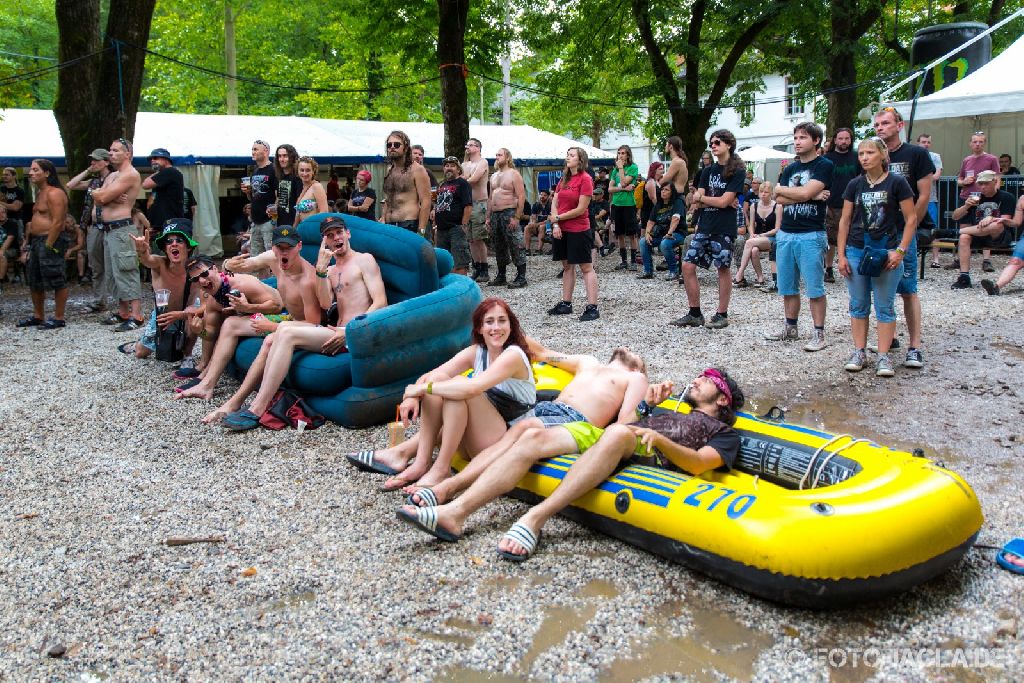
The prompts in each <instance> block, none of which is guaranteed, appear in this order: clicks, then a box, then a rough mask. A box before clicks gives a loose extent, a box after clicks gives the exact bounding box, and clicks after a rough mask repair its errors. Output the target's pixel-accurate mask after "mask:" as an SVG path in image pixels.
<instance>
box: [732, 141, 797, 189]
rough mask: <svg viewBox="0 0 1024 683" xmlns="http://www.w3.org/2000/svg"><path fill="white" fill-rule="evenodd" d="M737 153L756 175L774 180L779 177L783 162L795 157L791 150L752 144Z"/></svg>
mask: <svg viewBox="0 0 1024 683" xmlns="http://www.w3.org/2000/svg"><path fill="white" fill-rule="evenodd" d="M736 153H737V154H739V156H740V158H741V159H743V161H744V162H745V163H746V164H747V168H748V169H749V170H751V171H753V172H754V177H756V178H767V179H768V180H771V181H773V182H774V180H775V179H776V178H778V177H779V173H780V172H781V171H782V166H783V162H785V161H789V160H791V159H792V158H793V154H792V153H790V152H780V151H779V150H777V149H772V148H771V147H765V146H764V145H751V146H750V147H746V148H744V149H740V150H737V152H736Z"/></svg>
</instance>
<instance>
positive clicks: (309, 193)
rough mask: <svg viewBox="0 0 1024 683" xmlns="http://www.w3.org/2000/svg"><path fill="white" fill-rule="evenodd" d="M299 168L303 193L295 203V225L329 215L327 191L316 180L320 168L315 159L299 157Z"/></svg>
mask: <svg viewBox="0 0 1024 683" xmlns="http://www.w3.org/2000/svg"><path fill="white" fill-rule="evenodd" d="M298 166H299V168H298V171H299V180H301V181H302V192H300V193H299V199H298V201H297V202H295V225H298V224H299V223H301V222H302V221H303V220H305V219H306V218H309V217H310V216H312V215H314V214H317V213H327V190H325V189H324V186H323V185H321V184H320V181H319V180H317V179H316V174H317V171H318V170H320V166H319V165H318V164H317V163H316V160H314V159H313V157H299V164H298Z"/></svg>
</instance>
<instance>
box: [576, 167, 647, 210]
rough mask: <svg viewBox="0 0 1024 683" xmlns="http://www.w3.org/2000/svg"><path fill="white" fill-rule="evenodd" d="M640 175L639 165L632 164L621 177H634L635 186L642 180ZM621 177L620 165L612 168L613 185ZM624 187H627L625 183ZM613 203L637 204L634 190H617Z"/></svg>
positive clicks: (616, 204) (613, 196)
mask: <svg viewBox="0 0 1024 683" xmlns="http://www.w3.org/2000/svg"><path fill="white" fill-rule="evenodd" d="M639 175H640V169H639V168H638V167H637V165H636V164H630V165H629V166H626V167H625V168H624V169H623V170H622V176H621V177H622V178H627V177H628V178H632V179H633V180H632V181H631V182H632V184H633V185H634V186H636V184H637V183H638V182H639V181H640V178H639V177H638V176H639ZM619 178H620V176H619V167H618V166H616V167H615V168H613V169H612V181H611V187H615V186H617V185H618V184H619ZM591 184H593V183H591ZM623 187H625V185H624V186H623ZM611 204H612V206H636V198H635V197H634V196H633V192H632V190H631V191H629V192H627V191H625V190H622V191H621V192H616V193H614V194H613V195H612V200H611ZM559 205H561V204H559Z"/></svg>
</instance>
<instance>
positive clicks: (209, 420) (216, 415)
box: [203, 403, 242, 425]
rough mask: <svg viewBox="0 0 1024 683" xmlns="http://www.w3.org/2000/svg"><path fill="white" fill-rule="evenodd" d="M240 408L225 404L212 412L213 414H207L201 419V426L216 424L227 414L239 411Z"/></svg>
mask: <svg viewBox="0 0 1024 683" xmlns="http://www.w3.org/2000/svg"><path fill="white" fill-rule="evenodd" d="M241 407H242V406H240V405H239V406H236V405H230V404H228V403H225V404H224V405H222V406H221V407H220V408H217V410H214V411H213V412H210V413H207V414H206V417H204V418H203V424H208V425H209V424H214V423H216V422H220V421H221V420H223V419H224V418H225V417H227V414H228V413H233V412H235V411H236V410H240V409H241Z"/></svg>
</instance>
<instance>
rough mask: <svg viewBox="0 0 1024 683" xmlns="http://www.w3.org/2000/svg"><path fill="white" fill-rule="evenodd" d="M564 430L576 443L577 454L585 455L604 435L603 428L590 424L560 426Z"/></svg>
mask: <svg viewBox="0 0 1024 683" xmlns="http://www.w3.org/2000/svg"><path fill="white" fill-rule="evenodd" d="M558 426H559V427H561V428H562V429H565V430H567V431H568V432H569V434H570V435H571V436H572V438H573V441H575V442H576V452H577V453H583V452H584V451H586V450H587V449H588V448H590V447H591V446H593V445H594V444H595V443H597V440H598V439H600V438H601V435H602V434H604V429H602V428H601V427H595V426H594V425H592V424H590V423H589V422H566V423H565V424H561V425H558Z"/></svg>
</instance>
